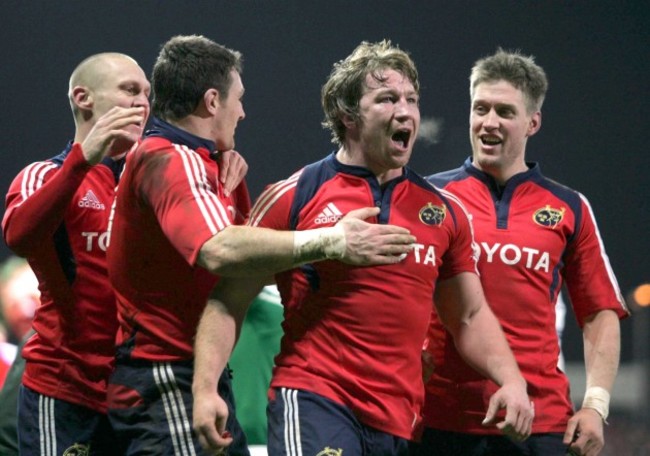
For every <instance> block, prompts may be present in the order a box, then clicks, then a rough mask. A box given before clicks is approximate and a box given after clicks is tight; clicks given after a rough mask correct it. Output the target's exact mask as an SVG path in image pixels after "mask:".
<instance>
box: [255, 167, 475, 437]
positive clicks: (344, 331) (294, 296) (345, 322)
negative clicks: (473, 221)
mask: <svg viewBox="0 0 650 456" xmlns="http://www.w3.org/2000/svg"><path fill="white" fill-rule="evenodd" d="M375 205H376V206H378V207H380V208H381V213H380V214H379V216H378V218H377V219H376V220H374V222H376V223H383V224H395V225H400V226H404V227H406V228H408V229H409V230H410V231H411V233H412V234H413V235H415V236H416V237H417V245H416V247H415V250H414V251H412V252H411V253H409V254H408V256H407V257H406V259H405V260H404V261H402V262H401V263H399V264H394V265H386V266H377V267H353V266H350V265H346V264H343V263H341V262H337V261H322V262H317V263H314V264H308V265H305V266H303V267H301V268H297V269H293V270H291V271H287V272H284V273H280V274H277V275H276V280H277V284H278V288H279V290H280V293H281V296H282V301H283V304H284V309H285V316H284V317H285V318H284V322H283V328H284V333H285V334H284V337H283V338H282V343H281V351H280V354H279V355H278V356H277V358H276V360H275V364H276V367H275V369H274V372H273V379H272V382H271V386H272V387H288V388H297V389H302V390H307V391H311V392H314V393H316V394H319V395H322V396H324V397H327V398H329V399H331V400H333V401H335V402H337V403H340V404H343V405H345V406H347V407H349V408H350V409H351V410H352V411H353V412H354V413H355V414H356V416H357V417H358V418H359V419H360V420H361V421H362V422H363V423H365V424H366V425H368V426H372V427H374V428H377V429H379V430H382V431H384V432H387V433H390V434H393V435H396V436H399V437H403V438H409V437H410V435H411V432H412V429H413V427H414V426H415V425H416V422H417V421H418V419H419V416H420V409H421V406H422V402H423V384H422V369H421V367H422V366H421V362H420V351H421V348H422V342H423V340H424V338H425V336H426V330H427V326H428V322H429V316H430V314H431V309H432V306H433V299H432V297H433V292H434V286H435V282H436V279H438V278H439V277H440V278H442V279H444V278H449V277H452V276H454V275H456V274H458V273H461V272H465V271H469V272H476V260H475V258H474V256H473V255H474V254H473V250H472V245H473V238H472V233H471V226H470V223H469V221H468V218H467V215H466V213H465V211H464V210H463V208H462V207H461V206H460V204H459V203H458V201H457V200H456V199H455V197H453V196H450V195H449V194H448V193H447V192H444V191H439V190H436V189H434V188H433V187H432V186H430V185H429V184H427V183H426V181H425V180H424V179H423V178H421V177H420V176H418V175H416V174H415V173H414V172H412V171H411V170H410V169H408V168H406V169H404V174H403V175H402V176H401V177H400V178H397V179H394V180H392V181H391V182H389V183H388V184H386V185H384V186H380V185H379V184H378V182H377V180H376V178H375V176H374V175H372V174H371V173H370V172H369V171H368V170H366V169H365V168H360V167H356V166H346V165H343V164H341V163H339V162H338V161H337V160H336V159H335V155H334V154H332V155H330V156H328V157H327V158H325V159H323V160H321V161H319V162H317V163H314V164H312V165H309V166H307V167H306V168H304V169H303V170H301V171H300V172H298V173H296V174H294V175H293V176H291V177H290V178H289V179H287V180H285V181H281V182H279V183H276V184H274V185H272V186H270V187H268V188H267V189H266V190H265V191H264V192H263V193H262V195H261V196H260V197H259V199H258V201H257V202H256V205H255V207H254V208H253V212H252V214H251V219H250V223H251V224H253V225H256V226H263V227H268V228H273V229H281V230H293V229H297V230H305V229H310V228H319V227H324V226H332V225H334V224H335V223H336V222H337V221H338V220H339V219H340V218H341V217H342V216H343V214H346V213H347V212H349V211H351V210H353V209H358V208H361V207H367V206H375Z"/></svg>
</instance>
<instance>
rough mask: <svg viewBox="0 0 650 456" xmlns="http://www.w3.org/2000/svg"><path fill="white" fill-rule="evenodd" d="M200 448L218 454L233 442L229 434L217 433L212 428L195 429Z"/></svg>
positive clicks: (226, 432)
mask: <svg viewBox="0 0 650 456" xmlns="http://www.w3.org/2000/svg"><path fill="white" fill-rule="evenodd" d="M195 431H196V435H197V437H198V439H199V443H200V444H201V446H202V447H203V448H204V449H206V450H207V451H213V452H216V453H219V452H221V451H223V450H225V448H227V447H228V446H230V444H232V442H233V438H232V437H231V435H230V432H228V431H225V432H223V433H221V434H220V433H218V432H217V431H216V429H215V428H214V427H212V426H209V427H205V428H204V427H201V428H195Z"/></svg>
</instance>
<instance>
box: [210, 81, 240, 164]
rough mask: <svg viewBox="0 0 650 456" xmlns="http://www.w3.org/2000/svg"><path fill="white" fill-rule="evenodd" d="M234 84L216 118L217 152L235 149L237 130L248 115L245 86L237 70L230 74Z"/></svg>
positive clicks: (221, 104)
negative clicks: (243, 100)
mask: <svg viewBox="0 0 650 456" xmlns="http://www.w3.org/2000/svg"><path fill="white" fill-rule="evenodd" d="M230 77H231V78H232V83H231V85H230V89H229V90H228V96H227V97H226V98H225V99H223V100H221V101H220V103H219V113H218V115H217V116H216V118H215V121H216V135H215V142H216V145H217V150H220V151H225V150H231V149H233V148H234V147H235V129H236V128H237V124H238V123H239V121H240V120H242V119H243V118H244V117H245V116H246V114H245V113H244V105H243V104H242V98H243V96H244V85H243V83H242V80H241V76H240V75H239V73H238V72H237V71H235V70H232V71H231V72H230Z"/></svg>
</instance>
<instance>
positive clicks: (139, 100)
mask: <svg viewBox="0 0 650 456" xmlns="http://www.w3.org/2000/svg"><path fill="white" fill-rule="evenodd" d="M133 105H134V106H136V107H143V108H149V97H148V96H147V95H146V94H145V93H144V92H142V93H140V94H139V95H138V96H137V97H135V100H134V103H133Z"/></svg>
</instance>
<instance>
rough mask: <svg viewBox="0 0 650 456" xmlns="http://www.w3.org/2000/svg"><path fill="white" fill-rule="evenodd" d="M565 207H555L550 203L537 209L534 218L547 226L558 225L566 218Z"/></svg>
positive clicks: (536, 221)
mask: <svg viewBox="0 0 650 456" xmlns="http://www.w3.org/2000/svg"><path fill="white" fill-rule="evenodd" d="M565 211H566V209H565V208H560V209H553V208H552V207H551V206H550V205H548V204H547V205H546V207H543V208H541V209H537V210H536V211H535V213H534V214H533V220H534V221H535V223H537V224H538V225H540V226H544V227H546V228H555V227H557V226H558V225H559V224H560V222H562V219H563V218H564V212H565Z"/></svg>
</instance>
